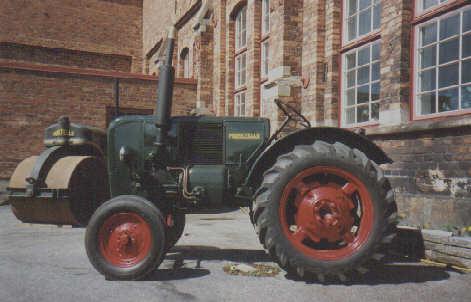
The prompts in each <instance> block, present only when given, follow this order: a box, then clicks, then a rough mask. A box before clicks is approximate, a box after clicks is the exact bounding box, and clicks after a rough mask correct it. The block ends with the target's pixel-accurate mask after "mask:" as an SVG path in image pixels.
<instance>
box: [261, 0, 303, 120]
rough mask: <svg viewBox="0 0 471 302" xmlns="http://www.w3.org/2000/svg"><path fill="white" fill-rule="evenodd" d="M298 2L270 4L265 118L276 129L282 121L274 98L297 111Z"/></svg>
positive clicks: (300, 1) (298, 86)
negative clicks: (269, 120)
mask: <svg viewBox="0 0 471 302" xmlns="http://www.w3.org/2000/svg"><path fill="white" fill-rule="evenodd" d="M302 3H303V1H302V0H289V1H288V0H284V1H271V14H270V17H271V25H272V27H271V30H270V62H269V65H270V66H269V67H270V72H269V75H268V78H269V79H268V82H267V83H265V84H264V87H265V92H264V94H265V97H266V98H267V99H268V100H269V101H268V102H267V105H266V107H267V110H266V111H267V113H266V117H268V118H270V119H271V121H272V125H273V126H272V129H276V127H277V126H278V124H279V121H280V120H282V119H284V117H283V115H282V114H281V113H280V112H279V111H278V110H277V108H276V105H274V104H273V100H274V99H276V98H278V99H281V100H282V101H284V102H286V103H289V104H291V105H292V106H294V107H296V108H298V109H300V107H301V72H302V68H301V65H302V42H303V28H302Z"/></svg>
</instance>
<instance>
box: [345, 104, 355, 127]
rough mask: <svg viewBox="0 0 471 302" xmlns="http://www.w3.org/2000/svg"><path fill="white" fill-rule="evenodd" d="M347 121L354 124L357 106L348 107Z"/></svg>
mask: <svg viewBox="0 0 471 302" xmlns="http://www.w3.org/2000/svg"><path fill="white" fill-rule="evenodd" d="M346 115H347V116H346V122H347V124H354V123H355V108H349V109H347V114H346Z"/></svg>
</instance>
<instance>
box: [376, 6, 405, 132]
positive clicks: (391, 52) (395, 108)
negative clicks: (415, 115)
mask: <svg viewBox="0 0 471 302" xmlns="http://www.w3.org/2000/svg"><path fill="white" fill-rule="evenodd" d="M412 2H413V1H407V0H391V1H382V5H383V8H382V12H381V20H382V24H381V105H380V112H379V122H380V124H381V125H398V124H401V123H404V122H407V121H408V120H409V89H410V83H409V79H410V69H409V67H410V64H411V62H410V36H411V21H412V18H413V3H412Z"/></svg>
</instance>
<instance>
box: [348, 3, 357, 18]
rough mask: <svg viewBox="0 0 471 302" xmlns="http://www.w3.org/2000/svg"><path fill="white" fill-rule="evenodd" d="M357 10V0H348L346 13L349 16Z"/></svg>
mask: <svg viewBox="0 0 471 302" xmlns="http://www.w3.org/2000/svg"><path fill="white" fill-rule="evenodd" d="M356 11H357V0H349V1H348V15H349V16H351V15H353V14H354V13H356Z"/></svg>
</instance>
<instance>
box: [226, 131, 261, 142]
mask: <svg viewBox="0 0 471 302" xmlns="http://www.w3.org/2000/svg"><path fill="white" fill-rule="evenodd" d="M260 137H261V136H260V133H250V132H249V133H247V132H246V133H229V139H232V140H259V139H260Z"/></svg>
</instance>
